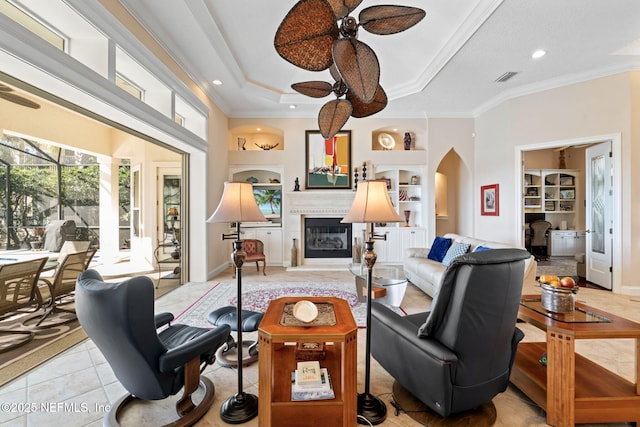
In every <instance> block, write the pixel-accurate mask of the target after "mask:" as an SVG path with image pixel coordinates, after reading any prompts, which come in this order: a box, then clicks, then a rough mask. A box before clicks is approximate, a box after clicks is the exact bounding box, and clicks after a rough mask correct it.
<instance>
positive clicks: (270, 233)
mask: <svg viewBox="0 0 640 427" xmlns="http://www.w3.org/2000/svg"><path fill="white" fill-rule="evenodd" d="M242 238H243V239H258V240H260V241H262V243H264V254H265V256H266V257H267V265H282V230H281V229H280V228H274V229H267V230H265V229H259V228H255V229H245V230H242Z"/></svg>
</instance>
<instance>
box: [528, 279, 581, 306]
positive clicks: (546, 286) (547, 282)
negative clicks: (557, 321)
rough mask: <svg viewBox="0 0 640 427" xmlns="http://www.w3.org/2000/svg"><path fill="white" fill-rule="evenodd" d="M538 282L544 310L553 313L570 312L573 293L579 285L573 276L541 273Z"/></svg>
mask: <svg viewBox="0 0 640 427" xmlns="http://www.w3.org/2000/svg"><path fill="white" fill-rule="evenodd" d="M538 283H539V284H540V287H541V288H542V296H541V302H542V307H543V308H544V309H545V310H549V311H553V312H554V313H571V312H572V311H573V310H574V307H575V304H574V295H575V294H576V293H577V292H578V289H579V287H578V286H577V285H576V281H575V280H574V279H573V277H570V276H564V277H562V278H560V277H558V276H556V275H552V274H542V275H540V277H539V278H538Z"/></svg>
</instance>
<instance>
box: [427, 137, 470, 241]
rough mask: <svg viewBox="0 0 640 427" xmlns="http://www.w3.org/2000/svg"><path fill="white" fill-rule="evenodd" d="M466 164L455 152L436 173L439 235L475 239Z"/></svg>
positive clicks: (442, 163) (437, 227)
mask: <svg viewBox="0 0 640 427" xmlns="http://www.w3.org/2000/svg"><path fill="white" fill-rule="evenodd" d="M471 182H472V180H471V175H470V173H469V169H468V168H467V166H466V164H465V163H464V161H463V160H462V158H461V157H460V156H459V155H458V153H457V152H456V150H455V149H453V148H452V149H451V150H449V151H448V152H447V154H446V155H445V156H444V157H443V158H442V160H441V161H440V163H439V164H438V167H437V169H436V173H435V179H434V191H435V203H436V228H435V230H436V235H437V236H442V235H444V234H446V233H457V234H463V235H464V234H469V235H472V230H471V227H472V219H473V218H472V212H473V209H472V202H473V197H472V193H471V191H472V186H471Z"/></svg>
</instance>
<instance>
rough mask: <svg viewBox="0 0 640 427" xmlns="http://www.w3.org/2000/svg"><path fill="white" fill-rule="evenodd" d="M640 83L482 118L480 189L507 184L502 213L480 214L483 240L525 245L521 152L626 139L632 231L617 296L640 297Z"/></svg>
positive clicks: (587, 89)
mask: <svg viewBox="0 0 640 427" xmlns="http://www.w3.org/2000/svg"><path fill="white" fill-rule="evenodd" d="M639 76H640V73H638V72H633V73H623V74H617V75H613V76H609V77H604V78H600V79H596V80H592V81H588V82H583V83H578V84H573V85H569V86H565V87H561V88H557V89H553V90H547V91H543V92H539V93H536V94H532V95H527V96H522V97H519V98H515V99H512V100H509V101H506V102H504V103H502V104H500V105H499V106H497V107H496V108H493V109H491V110H490V111H487V112H485V113H483V114H481V115H480V116H479V117H478V118H477V119H476V147H475V155H476V162H475V171H474V172H475V183H476V187H478V188H479V186H481V185H486V184H493V183H498V184H500V210H501V214H500V216H498V217H486V216H480V215H479V209H475V210H474V211H475V212H477V214H476V220H475V230H476V236H477V237H480V238H492V239H494V240H499V241H505V242H512V243H518V240H519V239H518V236H519V232H518V229H517V224H518V218H516V216H515V215H513V214H511V212H513V211H514V210H515V207H516V206H517V204H518V203H520V200H519V199H520V196H519V194H520V193H521V191H520V189H519V188H516V186H519V181H518V179H517V177H518V175H519V171H520V166H519V164H518V162H517V161H514V159H516V152H517V151H518V150H517V147H519V146H523V145H531V144H539V143H540V144H543V143H549V142H553V141H564V140H574V139H578V138H590V137H594V136H598V135H610V134H620V135H621V152H622V153H621V156H620V157H621V159H620V162H621V171H620V172H621V175H622V183H621V184H622V185H621V188H622V194H621V201H622V202H621V203H622V206H618V207H614V209H615V210H616V211H618V212H620V215H621V221H622V224H621V226H622V229H623V230H624V232H623V233H622V241H621V242H619V243H620V244H621V254H620V256H621V258H622V259H621V260H618V261H620V263H621V269H622V272H621V276H620V277H621V283H619V284H618V287H617V289H616V288H614V289H615V290H617V291H619V292H620V291H623V292H625V293H636V292H638V293H640V287H638V283H639V279H638V277H640V264H638V263H637V262H636V263H633V262H632V260H633V259H636V260H637V259H639V257H640V250H639V248H638V244H637V243H635V244H632V243H631V242H634V241H635V242H637V240H638V239H637V236H638V231H639V230H638V220H637V219H636V218H638V217H639V216H640V209H639V207H638V202H637V201H636V200H634V199H633V198H632V195H634V194H635V195H636V198H637V194H638V184H639V183H640V170H639V169H638V168H636V167H634V166H633V165H635V164H638V160H639V154H638V149H639V147H640V141H639V138H640V137H639V136H638V135H637V133H636V134H632V132H631V130H632V128H631V126H632V117H633V116H632V112H633V110H632V106H633V105H635V106H637V105H638V103H639V102H640V93H639V92H638V80H639V79H640V77H639ZM632 100H633V102H632ZM636 110H637V107H636ZM636 126H637V125H636ZM476 200H477V198H476ZM478 203H479V202H478ZM633 236H636V238H633ZM614 254H615V252H614ZM614 262H615V261H614ZM614 274H615V272H614ZM615 286H616V284H615V283H614V287H615Z"/></svg>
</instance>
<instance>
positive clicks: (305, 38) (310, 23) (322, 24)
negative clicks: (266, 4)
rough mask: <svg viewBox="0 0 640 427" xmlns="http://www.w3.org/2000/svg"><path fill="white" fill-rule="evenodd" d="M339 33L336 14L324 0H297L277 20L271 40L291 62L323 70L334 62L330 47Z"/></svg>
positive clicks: (310, 69)
mask: <svg viewBox="0 0 640 427" xmlns="http://www.w3.org/2000/svg"><path fill="white" fill-rule="evenodd" d="M338 34H339V30H338V25H337V23H336V17H335V15H334V14H333V10H332V9H331V6H330V5H329V3H327V1H326V0H300V1H299V2H298V3H296V4H295V6H293V8H292V9H291V10H290V11H289V13H287V16H285V18H284V19H283V20H282V22H281V23H280V27H278V31H276V37H275V40H274V42H273V44H274V46H275V48H276V51H277V52H278V54H279V55H280V56H282V57H283V58H284V59H286V60H287V61H289V62H291V63H292V64H293V65H295V66H297V67H300V68H303V69H305V70H309V71H322V70H326V69H327V68H329V66H330V65H331V64H332V63H333V58H332V56H331V47H332V46H333V42H334V40H336V39H337V38H338Z"/></svg>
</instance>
